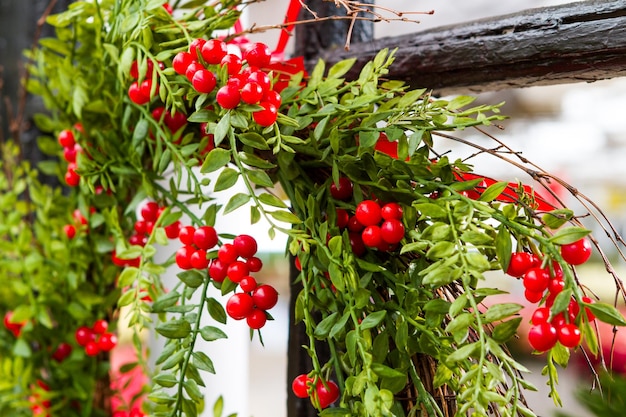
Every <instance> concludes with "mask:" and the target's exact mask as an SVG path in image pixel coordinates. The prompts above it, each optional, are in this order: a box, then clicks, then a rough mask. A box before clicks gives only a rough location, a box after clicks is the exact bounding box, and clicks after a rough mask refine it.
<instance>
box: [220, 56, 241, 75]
mask: <svg viewBox="0 0 626 417" xmlns="http://www.w3.org/2000/svg"><path fill="white" fill-rule="evenodd" d="M220 65H221V66H224V65H226V71H227V72H228V75H230V76H231V77H232V76H234V75H237V74H239V71H241V66H242V63H241V58H239V57H238V56H237V55H233V54H227V55H226V56H224V58H222V60H221V61H220Z"/></svg>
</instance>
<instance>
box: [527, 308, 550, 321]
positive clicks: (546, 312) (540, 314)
mask: <svg viewBox="0 0 626 417" xmlns="http://www.w3.org/2000/svg"><path fill="white" fill-rule="evenodd" d="M549 318H550V309H549V308H548V307H539V308H538V309H536V310H535V312H534V313H533V315H532V318H531V319H530V321H531V323H532V324H541V323H547V322H548V319H549Z"/></svg>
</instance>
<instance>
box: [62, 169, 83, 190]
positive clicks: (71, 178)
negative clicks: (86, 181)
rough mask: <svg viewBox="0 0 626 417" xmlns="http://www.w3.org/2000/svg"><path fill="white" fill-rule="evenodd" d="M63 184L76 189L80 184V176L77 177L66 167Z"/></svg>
mask: <svg viewBox="0 0 626 417" xmlns="http://www.w3.org/2000/svg"><path fill="white" fill-rule="evenodd" d="M65 183H66V184H67V185H68V186H69V187H78V185H79V184H80V175H78V174H77V173H76V171H74V169H72V168H69V167H68V169H67V172H66V173H65Z"/></svg>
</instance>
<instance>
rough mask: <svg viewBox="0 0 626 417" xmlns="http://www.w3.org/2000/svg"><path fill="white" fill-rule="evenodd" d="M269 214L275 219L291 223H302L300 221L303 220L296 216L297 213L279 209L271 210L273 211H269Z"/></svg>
mask: <svg viewBox="0 0 626 417" xmlns="http://www.w3.org/2000/svg"><path fill="white" fill-rule="evenodd" d="M269 214H270V216H272V217H273V218H274V219H276V220H278V221H281V222H285V223H291V224H300V223H302V220H300V218H299V217H298V216H296V215H295V214H293V213H292V212H290V211H286V210H277V211H271V212H269Z"/></svg>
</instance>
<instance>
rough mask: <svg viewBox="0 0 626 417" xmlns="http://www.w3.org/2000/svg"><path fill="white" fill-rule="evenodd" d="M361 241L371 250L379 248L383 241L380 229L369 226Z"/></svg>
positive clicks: (363, 232)
mask: <svg viewBox="0 0 626 417" xmlns="http://www.w3.org/2000/svg"><path fill="white" fill-rule="evenodd" d="M361 239H362V240H363V243H364V244H365V246H369V247H370V248H376V247H378V246H379V245H380V244H381V242H382V240H383V238H382V236H381V231H380V227H378V226H376V225H373V226H367V227H366V228H365V229H363V231H362V232H361Z"/></svg>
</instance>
